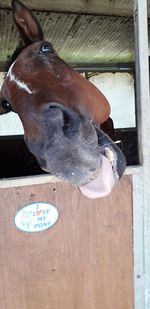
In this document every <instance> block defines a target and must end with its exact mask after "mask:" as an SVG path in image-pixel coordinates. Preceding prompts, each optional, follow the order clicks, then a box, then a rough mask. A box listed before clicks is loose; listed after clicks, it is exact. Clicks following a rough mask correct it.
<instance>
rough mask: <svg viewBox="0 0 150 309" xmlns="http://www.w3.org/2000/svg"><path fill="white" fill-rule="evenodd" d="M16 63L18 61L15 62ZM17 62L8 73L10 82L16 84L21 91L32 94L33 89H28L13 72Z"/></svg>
mask: <svg viewBox="0 0 150 309" xmlns="http://www.w3.org/2000/svg"><path fill="white" fill-rule="evenodd" d="M15 62H16V61H15ZM15 62H13V63H12V65H11V66H10V68H9V70H8V73H7V75H6V76H7V77H8V78H9V79H10V81H12V82H14V83H15V84H16V85H17V86H18V87H19V88H20V89H22V90H24V91H26V92H28V93H29V94H32V93H33V92H32V91H31V89H30V88H29V87H28V85H27V84H26V83H25V82H24V81H22V80H19V79H18V78H17V77H16V76H15V75H14V74H13V72H12V69H13V66H14V64H15Z"/></svg>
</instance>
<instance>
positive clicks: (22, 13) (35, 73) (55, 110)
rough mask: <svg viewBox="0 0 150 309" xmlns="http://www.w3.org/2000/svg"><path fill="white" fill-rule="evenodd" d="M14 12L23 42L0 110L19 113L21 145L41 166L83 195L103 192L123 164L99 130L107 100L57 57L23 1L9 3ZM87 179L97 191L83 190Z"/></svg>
mask: <svg viewBox="0 0 150 309" xmlns="http://www.w3.org/2000/svg"><path fill="white" fill-rule="evenodd" d="M12 10H13V18H14V21H15V23H16V25H17V27H18V30H19V32H20V35H21V37H22V40H23V42H24V43H23V46H22V48H21V51H20V52H19V54H18V55H17V53H16V52H15V53H14V57H13V62H12V64H11V66H10V68H9V70H8V72H7V74H6V77H5V79H4V83H3V85H2V88H1V94H0V113H1V114H2V113H5V112H9V111H11V110H12V111H14V112H15V113H17V114H18V115H19V117H20V119H21V122H22V124H23V128H24V139H25V143H26V145H27V147H28V149H29V150H30V152H31V153H32V154H33V155H34V156H35V157H36V159H37V161H38V163H39V165H40V167H41V168H42V169H43V170H45V171H47V172H48V173H51V174H53V175H55V176H56V177H58V178H60V179H62V180H64V181H67V182H70V183H73V184H76V185H78V186H79V187H80V189H81V191H82V192H83V193H84V194H85V195H87V196H90V197H98V196H103V195H106V194H107V193H109V192H110V191H111V189H112V187H113V185H114V183H115V182H116V181H117V180H118V179H119V178H120V177H121V176H122V174H123V172H124V170H125V166H126V163H125V158H124V155H123V154H122V152H121V150H120V149H119V148H118V147H117V146H116V144H115V143H114V142H113V141H112V140H111V139H110V138H109V137H108V136H107V135H106V134H105V133H104V132H103V131H102V130H101V126H102V124H103V123H104V122H105V121H106V120H107V119H108V118H109V114H110V106H109V103H108V101H107V99H106V98H105V97H104V95H103V94H102V93H101V92H100V91H99V90H98V89H97V88H96V87H95V86H94V85H92V84H91V83H90V82H89V81H88V80H86V79H85V78H84V77H82V76H81V75H80V74H79V73H78V72H76V71H74V70H73V69H72V68H71V67H70V66H68V65H67V64H66V63H65V62H64V61H63V60H62V59H61V58H60V57H59V56H58V54H57V53H56V51H55V50H54V48H53V46H52V44H51V43H49V42H47V41H45V39H44V35H43V31H42V29H41V27H40V25H39V24H38V22H37V20H36V19H35V17H34V16H33V14H32V13H31V12H30V11H29V10H28V9H27V8H26V7H25V6H24V5H23V4H22V3H20V2H19V1H17V0H14V1H12ZM97 179H98V181H97ZM91 183H92V185H93V184H94V188H95V183H96V186H97V187H96V188H97V189H96V191H97V193H96V194H95V193H93V194H91V192H94V190H95V189H94V190H93V187H92V189H91V187H90V189H89V188H88V189H87V184H91ZM103 189H104V190H103ZM86 190H87V191H86ZM99 192H101V193H99Z"/></svg>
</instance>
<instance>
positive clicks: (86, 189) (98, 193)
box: [79, 155, 115, 198]
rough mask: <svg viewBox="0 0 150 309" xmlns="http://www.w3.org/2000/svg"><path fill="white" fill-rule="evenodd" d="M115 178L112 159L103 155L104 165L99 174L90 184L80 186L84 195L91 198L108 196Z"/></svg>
mask: <svg viewBox="0 0 150 309" xmlns="http://www.w3.org/2000/svg"><path fill="white" fill-rule="evenodd" d="M114 183H115V180H114V177H113V171H112V166H111V163H110V161H109V160H108V159H107V158H106V157H105V156H103V155H102V165H101V168H100V169H99V174H98V176H97V177H96V178H94V179H93V180H92V181H90V182H89V183H88V184H86V185H83V186H80V187H79V189H80V191H81V192H82V194H83V195H85V196H87V197H89V198H99V197H104V196H107V195H108V194H109V193H110V192H111V190H112V187H113V186H114Z"/></svg>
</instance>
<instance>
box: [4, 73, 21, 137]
mask: <svg viewBox="0 0 150 309" xmlns="http://www.w3.org/2000/svg"><path fill="white" fill-rule="evenodd" d="M3 77H4V73H0V88H1V85H2V83H3ZM21 134H24V130H23V126H22V123H21V121H20V119H19V117H18V115H17V114H15V113H13V112H10V113H8V114H4V115H0V135H1V136H4V135H21Z"/></svg>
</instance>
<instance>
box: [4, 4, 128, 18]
mask: <svg viewBox="0 0 150 309" xmlns="http://www.w3.org/2000/svg"><path fill="white" fill-rule="evenodd" d="M22 2H23V3H24V4H25V5H27V6H29V7H30V8H32V9H34V10H46V11H51V10H54V11H67V12H82V13H83V12H84V13H96V14H104V15H106V14H110V15H113V14H114V15H118V16H119V15H120V16H132V0H126V1H124V0H115V1H111V3H110V0H101V1H99V0H93V1H85V0H76V1H74V0H70V1H68V0H62V1H59V0H55V1H53V0H50V1H49V0H42V1H39V0H38V1H37V0H30V1H29V0H23V1H22ZM0 7H3V8H9V7H10V1H9V0H6V1H5V0H1V1H0Z"/></svg>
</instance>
